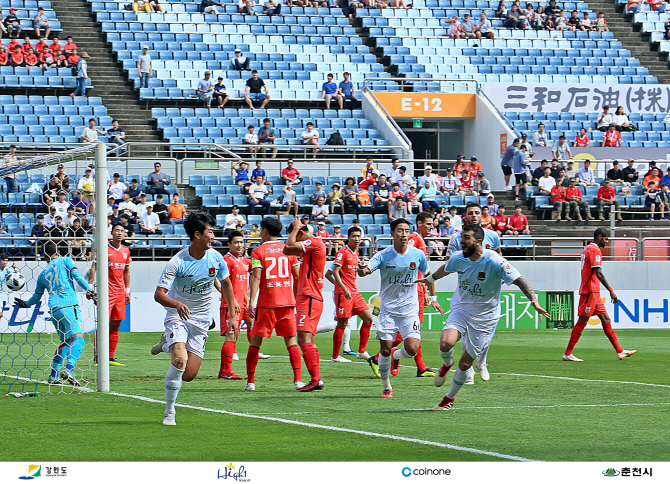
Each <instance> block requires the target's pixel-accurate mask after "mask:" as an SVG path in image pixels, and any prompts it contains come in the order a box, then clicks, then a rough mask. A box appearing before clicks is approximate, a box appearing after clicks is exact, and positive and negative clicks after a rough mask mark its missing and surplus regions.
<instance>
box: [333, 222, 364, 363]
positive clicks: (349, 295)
mask: <svg viewBox="0 0 670 484" xmlns="http://www.w3.org/2000/svg"><path fill="white" fill-rule="evenodd" d="M362 235H363V231H362V230H361V228H360V227H349V230H348V231H347V237H348V240H347V245H345V246H344V247H342V248H341V249H340V250H338V251H337V255H335V262H334V269H333V279H334V280H335V311H336V315H335V318H336V319H337V328H335V334H334V335H333V361H334V362H345V361H346V362H348V361H350V360H347V359H346V358H344V357H342V356H340V347H341V346H342V337H343V335H344V330H345V328H346V327H347V324H349V318H351V317H352V316H360V318H361V319H362V320H363V325H362V326H361V331H360V337H361V340H360V343H359V345H358V353H357V354H356V357H357V358H358V359H359V360H367V359H368V358H370V355H369V354H368V352H367V351H365V348H366V346H367V344H368V339H369V338H370V328H371V327H372V314H371V313H370V309H369V308H368V303H367V302H366V301H365V299H364V298H363V296H361V293H360V292H358V288H357V287H356V277H357V276H358V265H359V260H358V247H359V245H360V244H361V237H362Z"/></svg>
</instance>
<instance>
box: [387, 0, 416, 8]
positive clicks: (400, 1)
mask: <svg viewBox="0 0 670 484" xmlns="http://www.w3.org/2000/svg"><path fill="white" fill-rule="evenodd" d="M389 7H393V8H400V7H402V8H404V9H405V10H409V9H410V8H412V6H411V5H407V4H406V3H405V0H391V1H390V2H389Z"/></svg>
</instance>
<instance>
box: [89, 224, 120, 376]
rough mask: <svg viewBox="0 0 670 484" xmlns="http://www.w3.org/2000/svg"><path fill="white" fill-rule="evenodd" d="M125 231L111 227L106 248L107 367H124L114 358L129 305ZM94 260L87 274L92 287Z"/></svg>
mask: <svg viewBox="0 0 670 484" xmlns="http://www.w3.org/2000/svg"><path fill="white" fill-rule="evenodd" d="M125 237H126V230H125V229H124V228H123V225H121V224H116V225H114V227H112V240H111V241H110V242H109V244H108V247H107V261H108V262H107V266H108V270H107V275H108V286H109V365H110V366H126V365H124V364H123V363H119V362H118V361H116V359H115V358H114V353H115V352H116V347H117V345H118V344H119V329H120V328H121V321H123V320H124V319H125V317H126V304H130V262H131V259H130V249H129V248H128V247H127V246H125V245H123V239H124V238H125ZM96 262H97V261H96V260H94V261H93V265H92V266H91V270H90V271H89V274H88V283H89V285H90V286H91V287H93V281H94V280H95V270H96Z"/></svg>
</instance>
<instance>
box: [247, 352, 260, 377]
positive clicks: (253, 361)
mask: <svg viewBox="0 0 670 484" xmlns="http://www.w3.org/2000/svg"><path fill="white" fill-rule="evenodd" d="M259 352H260V348H259V347H258V346H254V345H250V346H249V349H248V350H247V383H254V382H255V381H256V380H255V375H256V366H257V365H258V353H259Z"/></svg>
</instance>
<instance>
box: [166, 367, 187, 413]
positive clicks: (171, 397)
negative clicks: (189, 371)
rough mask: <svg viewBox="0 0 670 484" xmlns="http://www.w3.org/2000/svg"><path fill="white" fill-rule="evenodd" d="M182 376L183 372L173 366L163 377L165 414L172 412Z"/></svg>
mask: <svg viewBox="0 0 670 484" xmlns="http://www.w3.org/2000/svg"><path fill="white" fill-rule="evenodd" d="M183 375H184V370H180V369H179V368H176V367H175V366H173V365H170V368H169V369H168V371H167V374H166V375H165V413H168V412H174V411H175V409H174V402H175V401H176V400H177V395H179V390H181V377H182V376H183Z"/></svg>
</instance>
